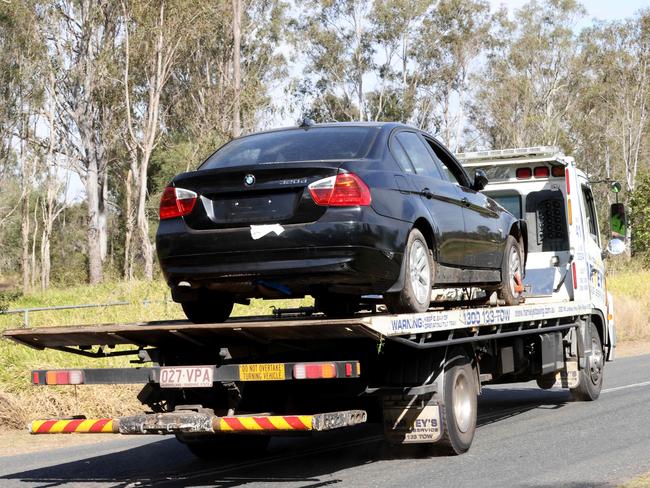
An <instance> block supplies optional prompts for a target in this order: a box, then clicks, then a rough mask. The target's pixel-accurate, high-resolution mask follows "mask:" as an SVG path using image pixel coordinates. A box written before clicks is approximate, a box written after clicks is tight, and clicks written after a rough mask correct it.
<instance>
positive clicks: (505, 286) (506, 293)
mask: <svg viewBox="0 0 650 488" xmlns="http://www.w3.org/2000/svg"><path fill="white" fill-rule="evenodd" d="M523 273H524V267H523V252H522V249H521V246H520V245H519V242H517V240H516V239H515V238H514V237H512V236H508V238H507V239H506V246H505V249H504V251H503V262H502V264H501V285H499V288H498V289H497V294H498V296H499V298H500V299H501V300H503V301H504V302H505V304H506V305H517V304H519V299H520V298H521V295H522V293H523V276H524V274H523Z"/></svg>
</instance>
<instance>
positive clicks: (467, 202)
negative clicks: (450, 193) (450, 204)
mask: <svg viewBox="0 0 650 488" xmlns="http://www.w3.org/2000/svg"><path fill="white" fill-rule="evenodd" d="M461 202H462V203H463V205H465V206H466V207H469V206H470V203H469V200H468V199H467V198H463V199H462V200H461Z"/></svg>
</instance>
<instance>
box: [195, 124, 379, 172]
mask: <svg viewBox="0 0 650 488" xmlns="http://www.w3.org/2000/svg"><path fill="white" fill-rule="evenodd" d="M377 133H378V129H377V128H375V127H312V128H310V129H308V130H305V129H290V130H280V131H275V132H265V133H261V134H254V135H251V136H247V137H242V138H241V139H235V140H233V141H231V142H229V143H228V144H226V145H225V146H223V147H221V148H220V149H219V150H218V151H217V152H215V153H214V154H213V155H212V156H210V157H209V158H208V159H207V160H206V161H205V162H204V163H203V165H201V169H210V168H228V167H235V166H246V165H253V164H274V163H288V162H293V161H327V160H340V159H359V158H363V157H364V156H365V155H366V154H367V152H368V150H369V149H370V146H371V144H372V142H373V141H374V138H375V136H376V135H377Z"/></svg>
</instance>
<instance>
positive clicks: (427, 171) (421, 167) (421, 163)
mask: <svg viewBox="0 0 650 488" xmlns="http://www.w3.org/2000/svg"><path fill="white" fill-rule="evenodd" d="M395 138H396V139H397V140H398V141H399V142H400V143H401V144H402V146H403V147H404V150H405V151H406V154H408V157H409V159H410V160H411V162H412V163H413V167H414V168H415V172H416V173H417V174H419V175H424V176H431V177H432V178H440V173H439V172H438V170H437V169H436V165H435V163H434V162H433V158H432V157H431V154H429V151H428V150H427V148H426V146H425V145H424V144H423V143H422V141H421V140H420V138H419V137H418V136H417V134H415V132H400V133H399V134H397V135H396V136H395Z"/></svg>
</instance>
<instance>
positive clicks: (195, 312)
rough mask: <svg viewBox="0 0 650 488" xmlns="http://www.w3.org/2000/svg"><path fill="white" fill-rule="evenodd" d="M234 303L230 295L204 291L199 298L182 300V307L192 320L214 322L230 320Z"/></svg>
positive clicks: (202, 322)
mask: <svg viewBox="0 0 650 488" xmlns="http://www.w3.org/2000/svg"><path fill="white" fill-rule="evenodd" d="M234 304H235V302H234V300H233V299H232V297H230V296H229V295H224V294H221V293H210V292H203V293H201V294H200V295H199V297H198V299H197V300H192V301H190V302H182V303H181V307H183V312H185V316H186V317H187V319H188V320H189V321H190V322H194V323H195V324H212V323H219V322H225V321H226V320H228V317H230V313H231V312H232V308H233V306H234Z"/></svg>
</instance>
